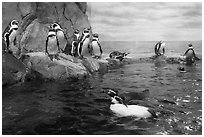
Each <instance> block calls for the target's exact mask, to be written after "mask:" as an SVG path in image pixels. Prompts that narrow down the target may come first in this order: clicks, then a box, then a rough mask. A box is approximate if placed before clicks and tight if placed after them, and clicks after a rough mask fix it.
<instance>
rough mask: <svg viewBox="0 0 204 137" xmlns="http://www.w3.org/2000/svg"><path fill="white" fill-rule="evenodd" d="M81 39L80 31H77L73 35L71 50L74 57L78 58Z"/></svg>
mask: <svg viewBox="0 0 204 137" xmlns="http://www.w3.org/2000/svg"><path fill="white" fill-rule="evenodd" d="M79 39H80V35H79V30H78V29H76V30H75V31H74V34H73V41H72V49H71V55H72V56H74V57H76V56H77V48H78V44H79Z"/></svg>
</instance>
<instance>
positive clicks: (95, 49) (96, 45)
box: [91, 33, 103, 59]
mask: <svg viewBox="0 0 204 137" xmlns="http://www.w3.org/2000/svg"><path fill="white" fill-rule="evenodd" d="M91 48H92V57H93V58H98V59H99V58H101V56H102V53H103V50H102V48H101V44H100V42H99V38H98V34H97V33H95V34H93V39H92V42H91Z"/></svg>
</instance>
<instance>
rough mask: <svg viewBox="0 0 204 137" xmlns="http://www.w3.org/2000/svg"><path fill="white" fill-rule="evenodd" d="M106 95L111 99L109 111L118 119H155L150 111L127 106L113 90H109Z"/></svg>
mask: <svg viewBox="0 0 204 137" xmlns="http://www.w3.org/2000/svg"><path fill="white" fill-rule="evenodd" d="M108 95H109V96H110V97H111V105H110V109H111V111H113V112H114V113H115V114H116V115H117V116H119V117H126V116H134V117H136V118H138V119H141V118H157V115H156V114H155V112H154V110H152V109H149V108H147V107H144V106H139V105H127V104H126V103H125V102H124V99H122V98H121V97H119V96H118V95H117V93H116V92H115V91H113V90H109V91H108Z"/></svg>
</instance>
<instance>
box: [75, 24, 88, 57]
mask: <svg viewBox="0 0 204 137" xmlns="http://www.w3.org/2000/svg"><path fill="white" fill-rule="evenodd" d="M89 42H90V34H89V29H88V28H85V29H84V30H83V32H82V36H81V38H80V40H79V44H78V50H77V51H78V56H79V57H83V56H84V55H87V53H88V54H89Z"/></svg>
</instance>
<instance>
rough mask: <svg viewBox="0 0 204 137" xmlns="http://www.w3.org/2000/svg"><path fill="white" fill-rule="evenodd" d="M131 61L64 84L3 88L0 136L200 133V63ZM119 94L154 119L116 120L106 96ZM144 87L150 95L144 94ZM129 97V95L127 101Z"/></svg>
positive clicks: (45, 83)
mask: <svg viewBox="0 0 204 137" xmlns="http://www.w3.org/2000/svg"><path fill="white" fill-rule="evenodd" d="M178 66H179V65H178V64H164V63H162V62H155V63H130V64H127V65H125V66H122V67H121V68H117V69H113V70H110V71H109V72H108V73H106V74H94V75H93V76H91V77H88V78H85V79H82V80H72V81H71V80H70V81H67V82H60V81H58V82H41V81H33V82H27V83H24V84H17V85H14V86H11V87H6V88H3V93H2V122H3V123H2V133H3V134H38V135H39V134H40V135H45V134H46V135H50V134H52V135H55V134H61V135H63V134H64V135H65V134H97V135H98V134H102V135H104V134H123V135H124V134H137V135H138V134H142V135H149V134H150V135H157V134H171V135H175V134H176V135H178V134H193V135H197V134H199V135H201V134H202V63H201V61H199V62H197V63H196V65H195V66H185V68H186V73H183V72H180V71H179V70H178V69H177V67H178ZM108 88H111V89H114V90H118V91H119V93H120V94H121V95H122V94H123V95H126V97H127V98H128V99H129V100H130V99H131V101H130V102H131V103H137V104H139V105H142V106H147V107H149V108H152V109H154V110H155V111H156V114H157V115H158V118H157V119H141V120H137V119H136V118H134V117H121V118H119V117H117V116H116V115H115V114H113V113H112V112H111V111H110V108H109V107H110V99H109V97H108V95H107V94H106V93H105V92H104V91H105V90H106V89H108ZM145 89H148V90H149V91H148V92H145V93H143V92H142V91H144V90H145ZM128 96H130V97H128Z"/></svg>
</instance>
